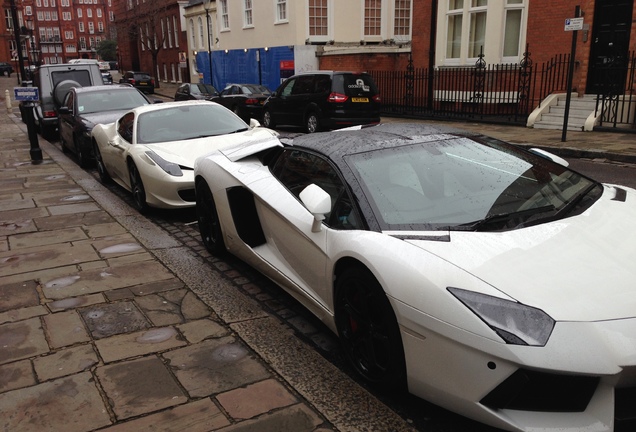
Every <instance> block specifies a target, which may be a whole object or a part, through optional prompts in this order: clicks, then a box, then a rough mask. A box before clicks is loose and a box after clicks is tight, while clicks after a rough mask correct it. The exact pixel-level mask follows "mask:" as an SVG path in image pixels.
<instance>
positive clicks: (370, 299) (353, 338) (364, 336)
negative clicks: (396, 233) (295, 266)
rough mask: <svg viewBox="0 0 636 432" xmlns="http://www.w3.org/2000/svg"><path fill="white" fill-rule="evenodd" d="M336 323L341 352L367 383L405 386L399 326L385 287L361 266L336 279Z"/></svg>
mask: <svg viewBox="0 0 636 432" xmlns="http://www.w3.org/2000/svg"><path fill="white" fill-rule="evenodd" d="M335 290H336V292H335V315H336V327H337V329H338V335H339V337H340V342H341V345H342V349H343V351H344V354H345V356H346V358H347V360H348V361H349V363H350V364H351V366H353V368H354V369H355V370H356V372H358V373H359V374H360V375H361V376H362V377H363V378H364V379H365V380H367V381H368V382H369V383H371V384H374V385H377V386H379V387H383V388H390V389H392V390H400V391H401V390H404V389H405V388H406V365H405V361H404V348H403V347H402V338H401V336H400V329H399V326H398V323H397V319H396V318H395V313H394V312H393V308H392V307H391V303H390V302H389V300H388V298H387V297H386V294H385V293H384V290H383V289H382V287H381V286H380V284H379V282H378V281H377V280H376V278H375V277H374V276H373V274H371V272H370V271H369V270H368V269H367V268H365V267H363V266H361V265H358V266H352V267H350V268H348V269H346V270H344V271H343V272H342V273H341V274H340V275H339V276H338V277H337V279H336V287H335Z"/></svg>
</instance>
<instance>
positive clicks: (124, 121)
mask: <svg viewBox="0 0 636 432" xmlns="http://www.w3.org/2000/svg"><path fill="white" fill-rule="evenodd" d="M134 124H135V114H134V113H132V112H129V113H127V114H126V115H124V116H123V117H122V118H121V119H119V121H118V122H117V123H116V126H117V127H116V128H114V130H112V131H111V133H110V134H108V142H106V143H101V144H102V145H101V146H100V152H101V154H102V160H103V162H104V165H105V166H106V169H107V170H108V172H109V174H110V175H111V177H112V178H113V180H115V181H117V182H118V183H119V182H122V183H124V185H126V186H130V178H129V176H128V169H127V167H126V154H127V151H128V149H129V147H130V146H131V145H132V142H133V125H134Z"/></svg>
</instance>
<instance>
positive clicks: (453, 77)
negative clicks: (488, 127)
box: [370, 49, 570, 124]
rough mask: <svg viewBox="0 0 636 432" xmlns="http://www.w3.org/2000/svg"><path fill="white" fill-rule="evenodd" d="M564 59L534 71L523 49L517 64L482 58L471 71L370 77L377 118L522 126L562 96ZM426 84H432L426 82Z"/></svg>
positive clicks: (418, 71) (453, 69)
mask: <svg viewBox="0 0 636 432" xmlns="http://www.w3.org/2000/svg"><path fill="white" fill-rule="evenodd" d="M569 60H570V57H569V55H558V56H556V57H554V58H553V59H551V60H550V61H548V62H545V63H544V64H542V65H540V66H539V67H537V66H535V65H533V63H532V60H531V59H530V53H529V52H528V50H527V49H526V52H525V53H524V55H523V59H522V61H521V62H519V64H495V65H489V64H487V63H486V61H485V59H484V55H483V53H482V54H480V55H479V57H478V60H477V62H476V64H475V66H473V67H448V68H446V67H445V68H436V69H434V70H433V71H432V73H431V71H429V70H428V69H426V68H414V67H413V63H412V60H409V63H408V66H407V70H406V72H399V71H398V72H396V71H371V72H370V73H371V75H372V76H373V78H374V80H375V82H376V84H377V86H378V88H379V91H380V94H381V95H382V114H384V115H389V116H390V115H408V116H413V117H424V118H467V119H476V120H490V121H496V122H506V123H517V124H525V122H526V119H527V116H528V115H529V114H530V112H531V111H532V110H533V109H534V108H535V107H537V106H538V105H539V103H540V102H541V100H542V99H543V98H544V97H545V96H547V95H548V94H550V93H552V92H555V91H565V90H566V84H567V72H568V69H567V65H568V63H569ZM431 80H432V82H431Z"/></svg>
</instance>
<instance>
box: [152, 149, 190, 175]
mask: <svg viewBox="0 0 636 432" xmlns="http://www.w3.org/2000/svg"><path fill="white" fill-rule="evenodd" d="M146 156H148V157H149V158H150V159H152V161H153V162H154V163H156V164H157V165H159V166H160V167H161V169H163V170H164V171H165V172H167V173H168V174H170V175H171V176H175V177H181V176H183V171H181V168H180V167H179V165H177V164H176V163H173V162H168V161H167V160H165V159H164V158H162V157H161V156H159V155H158V154H157V153H155V152H153V151H150V150H149V151H147V152H146Z"/></svg>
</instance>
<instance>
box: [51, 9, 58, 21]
mask: <svg viewBox="0 0 636 432" xmlns="http://www.w3.org/2000/svg"><path fill="white" fill-rule="evenodd" d="M51 21H59V18H58V16H57V11H51Z"/></svg>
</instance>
